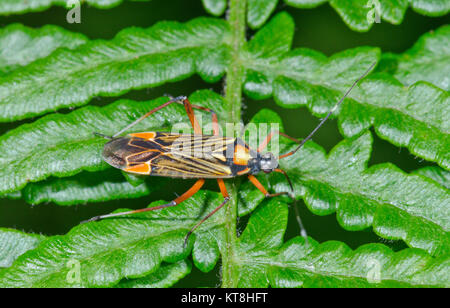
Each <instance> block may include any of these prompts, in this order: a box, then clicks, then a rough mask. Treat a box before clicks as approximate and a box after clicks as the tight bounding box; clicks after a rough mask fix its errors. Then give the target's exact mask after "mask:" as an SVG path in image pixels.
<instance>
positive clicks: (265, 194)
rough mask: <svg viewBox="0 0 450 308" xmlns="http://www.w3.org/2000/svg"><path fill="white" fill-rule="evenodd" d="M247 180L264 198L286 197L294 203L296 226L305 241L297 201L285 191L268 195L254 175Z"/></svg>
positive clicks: (304, 231)
mask: <svg viewBox="0 0 450 308" xmlns="http://www.w3.org/2000/svg"><path fill="white" fill-rule="evenodd" d="M277 170H279V169H277ZM281 173H283V172H281ZM248 179H249V180H250V182H252V183H253V185H255V186H256V188H258V189H259V191H261V192H262V193H263V194H264V196H266V198H272V197H277V196H281V195H286V196H288V197H289V198H291V199H292V201H293V202H294V209H295V216H296V219H297V222H298V225H299V227H300V234H301V235H302V236H303V237H304V238H305V239H306V240H307V238H308V234H307V233H306V229H305V227H304V226H303V222H302V219H301V218H300V212H299V211H298V208H297V200H296V199H295V198H294V196H292V195H291V194H290V193H288V192H286V191H283V192H279V193H276V194H269V192H268V191H267V189H265V188H264V186H263V185H262V184H261V182H259V181H258V179H257V178H256V177H255V176H254V175H249V176H248ZM289 182H290V181H289ZM290 185H291V184H290Z"/></svg>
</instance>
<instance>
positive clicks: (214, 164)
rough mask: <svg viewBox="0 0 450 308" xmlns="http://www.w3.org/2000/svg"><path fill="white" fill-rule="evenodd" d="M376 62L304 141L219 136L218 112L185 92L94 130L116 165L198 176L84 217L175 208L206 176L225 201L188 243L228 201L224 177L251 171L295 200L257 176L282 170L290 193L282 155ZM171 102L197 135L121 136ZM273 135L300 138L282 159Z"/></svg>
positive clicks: (300, 143) (107, 157)
mask: <svg viewBox="0 0 450 308" xmlns="http://www.w3.org/2000/svg"><path fill="white" fill-rule="evenodd" d="M375 64H376V63H373V64H372V65H371V66H370V67H369V68H368V69H367V70H366V71H365V73H364V74H363V75H362V76H361V77H359V78H358V79H357V80H356V81H355V82H354V83H353V85H352V86H351V87H350V88H349V89H348V90H347V91H346V93H345V94H344V95H343V97H342V98H341V99H340V100H339V101H338V102H337V103H336V105H335V106H334V107H333V108H332V109H331V110H330V111H329V113H328V114H327V115H326V116H325V117H324V118H323V119H322V120H321V121H320V122H319V124H318V125H317V126H316V127H315V128H314V129H313V131H312V132H311V133H310V134H309V135H308V136H307V137H306V138H305V139H303V140H302V141H298V140H297V139H295V138H292V137H289V136H288V135H286V134H284V133H281V132H278V131H272V132H271V133H270V134H269V135H268V136H267V137H266V139H265V140H264V141H263V142H262V143H261V144H260V145H259V146H258V149H256V150H254V149H251V148H250V147H249V146H248V145H247V144H246V143H245V142H244V141H243V140H242V139H240V138H230V137H222V136H220V135H219V123H218V118H217V115H216V113H215V112H214V111H213V110H212V109H209V108H206V107H202V106H198V105H193V104H191V103H190V102H189V100H188V98H187V97H185V96H179V97H176V98H172V99H170V100H169V101H167V102H166V103H164V104H162V105H160V106H159V107H156V108H154V109H152V110H150V111H149V112H147V113H146V114H144V115H143V116H141V117H140V118H138V119H137V120H135V121H134V122H132V123H131V124H129V125H128V126H126V127H125V128H123V129H121V130H120V131H118V132H117V133H115V134H114V135H113V136H106V135H103V134H100V133H95V134H96V135H98V136H101V137H104V138H106V139H109V142H108V143H106V144H105V146H104V149H103V159H104V160H105V161H106V162H107V163H108V164H110V165H111V166H113V167H115V168H118V169H121V170H123V171H125V172H129V173H134V174H139V175H149V176H163V177H171V178H183V179H197V181H196V182H195V184H194V185H193V186H192V187H191V188H190V189H188V190H187V191H186V192H185V193H184V194H182V195H180V196H178V197H177V198H175V199H174V200H172V201H171V202H169V203H167V204H163V205H160V206H155V207H151V208H144V209H140V210H133V211H128V212H121V213H113V214H106V215H100V216H96V217H93V218H91V219H89V220H87V221H86V222H88V221H96V220H100V219H104V218H111V217H117V216H123V215H131V214H136V213H142V212H148V211H154V210H159V209H163V208H167V207H173V206H176V205H179V204H180V203H182V202H183V201H185V200H186V199H188V198H190V197H192V196H193V195H194V194H195V193H196V192H198V191H199V190H200V189H201V187H202V186H203V184H204V183H205V179H216V180H217V183H218V186H219V189H220V192H221V194H222V196H223V198H224V199H223V202H222V203H221V204H220V205H218V206H217V207H216V208H215V209H214V210H213V211H212V212H210V213H209V214H207V215H206V216H205V217H204V218H203V219H201V220H200V221H199V222H198V223H197V224H196V225H195V226H194V227H192V228H191V230H190V231H189V232H188V233H187V235H186V237H185V241H184V244H185V245H186V243H187V240H188V238H189V236H190V235H191V234H192V233H193V232H194V231H195V230H196V229H197V228H198V227H199V226H200V225H201V224H202V223H203V222H204V221H205V220H207V219H208V218H210V217H211V216H212V215H214V214H215V213H216V212H217V211H219V210H220V209H221V208H222V207H223V206H224V205H225V204H227V202H228V201H229V200H230V196H229V194H228V192H227V189H226V186H225V183H224V179H229V178H234V177H237V176H247V177H248V179H249V180H250V181H251V182H252V183H253V185H255V186H256V188H258V189H259V190H260V191H261V192H262V193H263V194H264V195H265V196H266V197H276V196H280V195H288V196H290V197H291V198H292V199H293V200H294V201H295V198H294V197H293V196H292V195H291V194H290V192H279V193H274V194H270V193H269V192H268V191H267V190H266V189H265V187H264V186H263V185H262V184H261V183H260V182H259V181H258V179H257V178H256V177H255V175H256V174H258V173H259V172H264V173H271V172H278V173H281V174H283V175H284V176H285V178H286V180H287V181H288V183H289V186H290V189H291V192H293V186H292V183H291V181H290V179H289V177H288V175H287V173H286V172H285V171H283V170H282V169H280V168H279V160H280V159H283V158H286V157H289V156H291V155H293V154H295V153H296V152H297V151H298V150H299V149H300V148H301V147H302V146H303V145H304V144H305V143H306V142H307V141H308V140H310V139H311V138H312V137H313V135H314V134H315V133H316V132H317V130H318V129H319V128H320V127H321V126H322V125H323V124H324V123H325V121H327V120H328V118H329V117H330V116H331V115H332V113H333V112H334V111H335V110H336V109H337V108H338V107H339V105H340V104H341V103H342V102H343V101H344V99H345V98H346V97H347V96H348V94H349V93H350V91H351V90H352V89H353V88H354V87H355V86H356V85H357V84H358V82H359V81H360V80H361V79H362V78H364V77H365V76H366V75H367V74H368V73H369V72H370V71H371V69H372V68H373V67H374V66H375ZM173 103H178V104H183V105H184V107H185V109H186V113H187V115H188V117H189V120H190V122H191V125H192V127H193V129H194V134H174V133H165V132H138V133H131V134H128V135H126V136H120V135H121V134H122V133H124V132H125V131H127V130H129V129H131V128H132V127H133V126H135V125H136V124H137V123H139V122H140V121H142V120H143V119H145V118H147V117H148V116H150V115H152V114H153V113H155V112H157V111H158V110H161V109H162V108H164V107H167V106H169V105H171V104H173ZM194 109H199V110H203V111H206V112H209V113H210V115H211V118H212V127H213V135H203V134H202V129H201V127H200V125H199V122H198V121H197V119H196V117H195V115H194ZM275 134H279V135H281V136H284V137H286V138H288V139H290V140H293V141H295V142H297V143H298V145H297V147H296V148H294V150H292V151H290V152H288V153H285V154H282V155H280V156H279V157H278V158H277V157H275V156H274V155H273V154H272V153H271V152H267V153H264V154H261V152H262V151H263V150H264V149H265V148H266V147H267V145H268V142H269V141H270V140H271V138H272V137H273V136H274V135H275ZM205 148H206V149H207V150H206V151H205V150H204V149H205ZM199 149H201V150H200V154H201V155H195V154H196V153H199V151H198V150H199ZM295 209H296V211H297V212H296V214H297V215H296V216H297V221H298V223H299V225H300V229H301V234H302V235H303V236H304V237H306V231H305V229H304V227H303V224H302V222H301V219H300V216H299V214H298V209H297V208H296V207H295Z"/></svg>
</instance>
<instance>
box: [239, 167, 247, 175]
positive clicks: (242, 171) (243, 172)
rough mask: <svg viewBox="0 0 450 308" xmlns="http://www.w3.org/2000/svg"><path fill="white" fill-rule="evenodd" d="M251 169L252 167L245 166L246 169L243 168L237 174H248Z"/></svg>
mask: <svg viewBox="0 0 450 308" xmlns="http://www.w3.org/2000/svg"><path fill="white" fill-rule="evenodd" d="M249 171H250V168H245V169H244V170H241V171H239V172H238V173H237V175H243V174H247V173H248V172H249Z"/></svg>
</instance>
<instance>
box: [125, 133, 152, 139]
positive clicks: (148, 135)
mask: <svg viewBox="0 0 450 308" xmlns="http://www.w3.org/2000/svg"><path fill="white" fill-rule="evenodd" d="M130 136H132V137H137V138H142V139H146V140H150V139H153V138H155V137H156V133H155V132H147V133H134V134H130Z"/></svg>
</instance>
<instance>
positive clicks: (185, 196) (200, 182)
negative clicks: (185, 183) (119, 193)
mask: <svg viewBox="0 0 450 308" xmlns="http://www.w3.org/2000/svg"><path fill="white" fill-rule="evenodd" d="M204 183H205V180H204V179H200V180H198V181H197V182H195V184H194V185H193V186H192V187H191V188H190V189H189V190H188V191H186V192H185V193H184V194H182V195H181V196H179V197H178V198H176V199H174V200H172V201H171V202H169V203H167V204H163V205H159V206H154V207H148V208H145V209H140V210H134V211H128V212H121V213H113V214H107V215H100V216H95V217H92V218H91V219H89V220H85V221H83V222H81V223H86V222H91V221H97V220H101V219H105V218H111V217H118V216H125V215H132V214H137V213H143V212H149V211H154V210H159V209H163V208H166V207H171V206H175V205H178V204H180V203H181V202H183V201H184V200H186V199H189V198H190V197H192V196H193V195H194V194H195V193H196V192H198V191H199V190H200V188H202V186H203V184H204Z"/></svg>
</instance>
